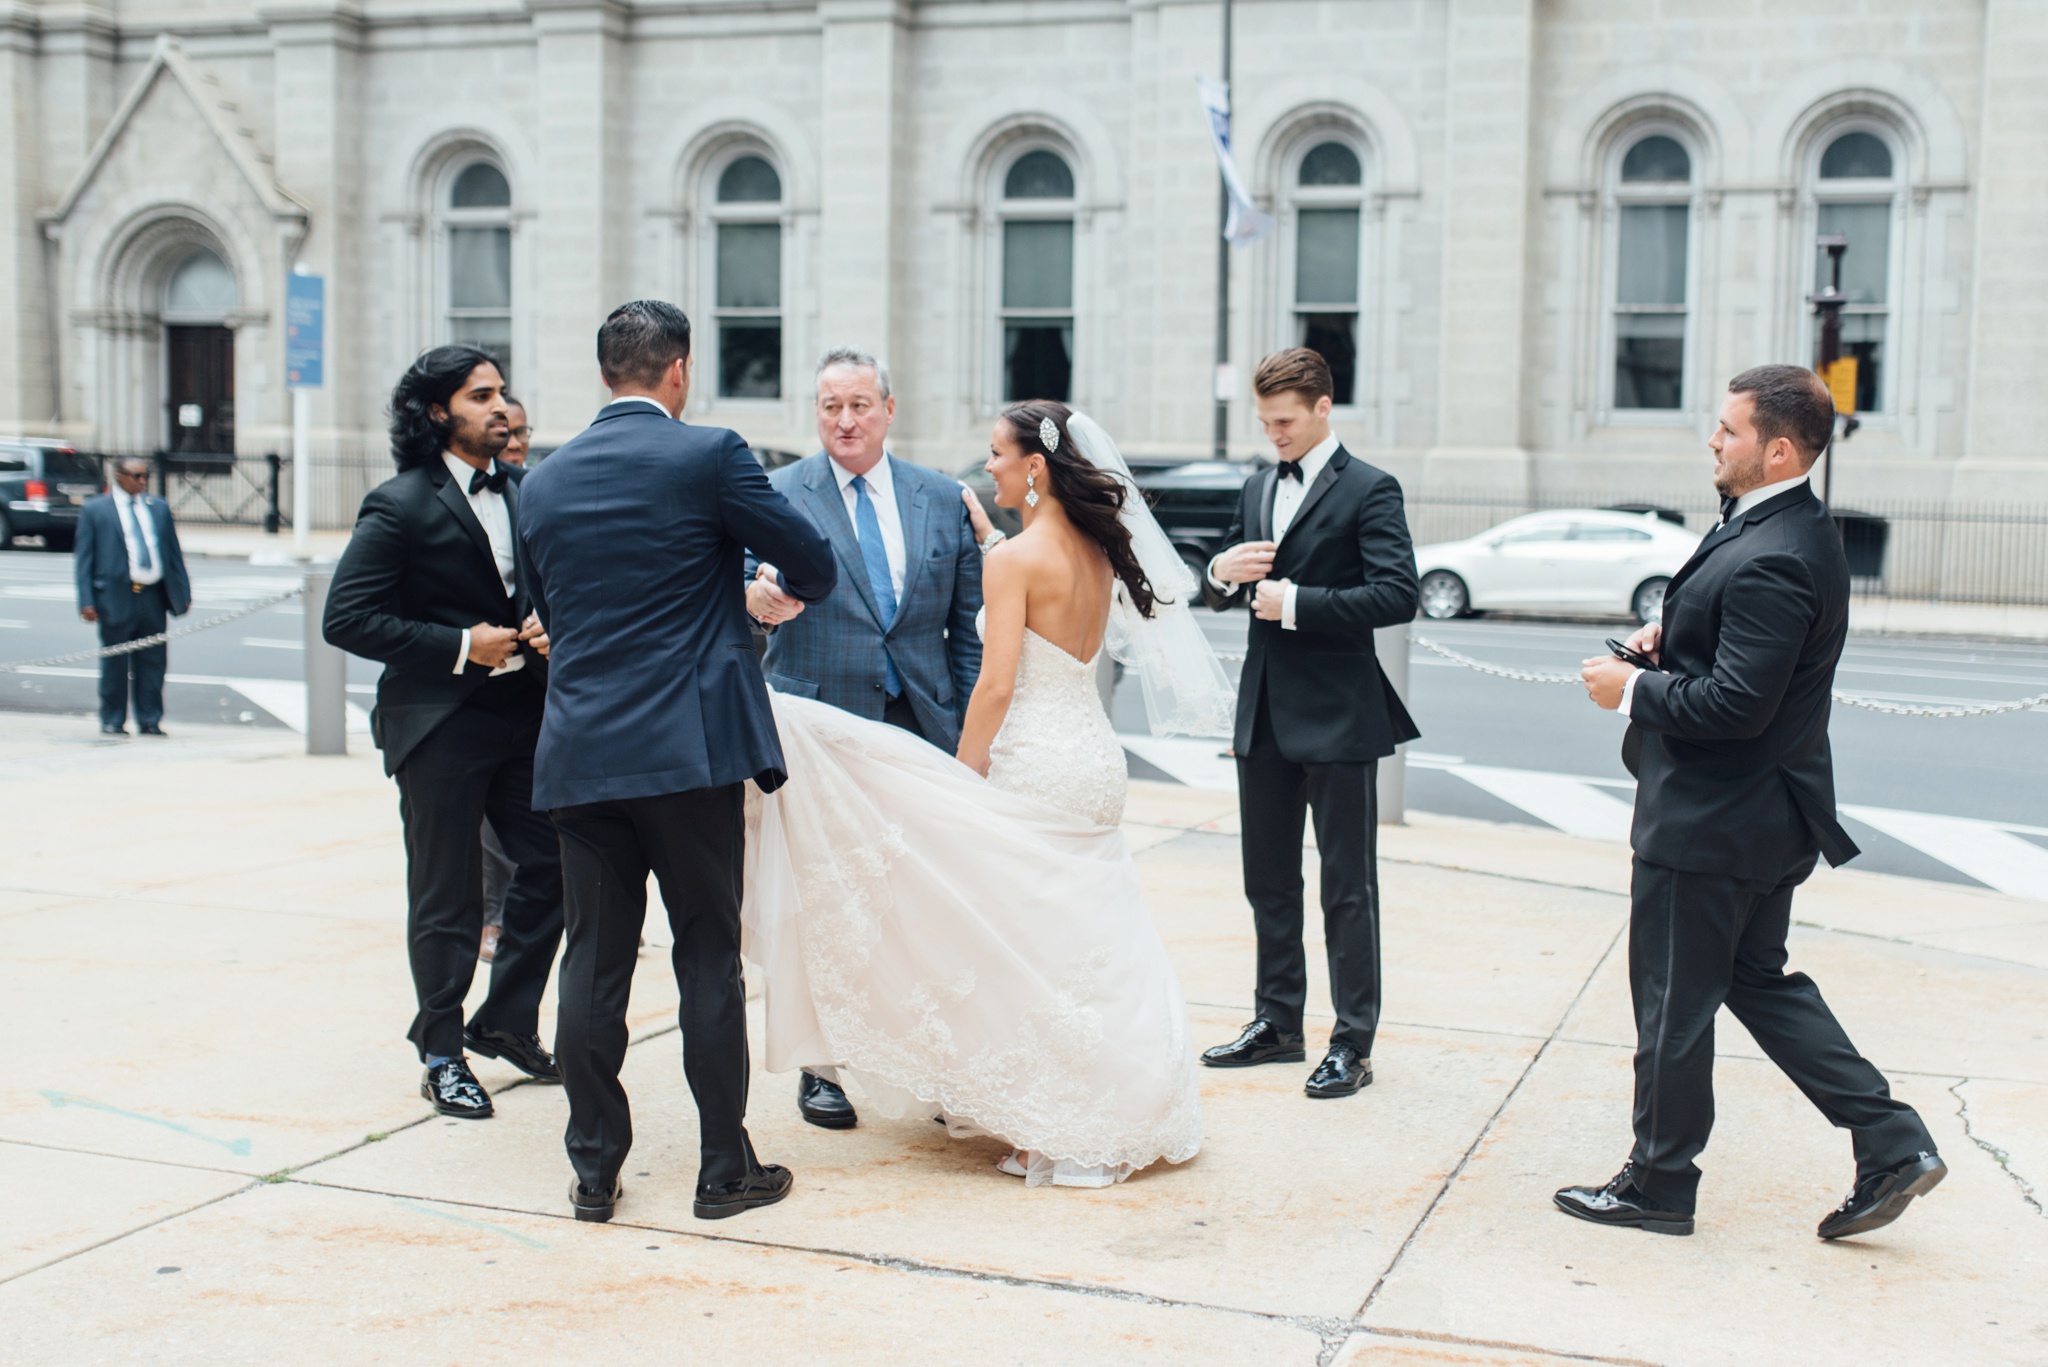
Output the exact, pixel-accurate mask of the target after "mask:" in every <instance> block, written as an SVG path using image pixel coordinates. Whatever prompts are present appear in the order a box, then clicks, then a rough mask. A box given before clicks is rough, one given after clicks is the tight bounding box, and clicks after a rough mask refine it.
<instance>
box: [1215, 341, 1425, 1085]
mask: <svg viewBox="0 0 2048 1367" xmlns="http://www.w3.org/2000/svg"><path fill="white" fill-rule="evenodd" d="M1252 388H1253V389H1254V391H1255V392H1256V393H1257V395H1258V410H1259V422H1260V424H1261V425H1262V426H1263V427H1264V428H1265V431H1266V438H1267V440H1269V441H1271V442H1272V443H1273V449H1274V451H1275V452H1276V453H1277V454H1278V455H1279V457H1280V463H1279V464H1278V465H1277V466H1275V467H1273V468H1271V469H1267V470H1262V471H1260V472H1259V473H1258V474H1256V475H1253V476H1252V477H1251V478H1250V479H1249V480H1247V481H1245V486H1244V493H1243V494H1242V495H1241V496H1240V497H1239V500H1238V509H1237V516H1236V518H1235V520H1234V521H1233V522H1232V524H1231V528H1230V531H1229V534H1228V535H1226V536H1225V537H1224V541H1225V543H1226V545H1227V546H1228V547H1229V549H1227V550H1225V551H1224V552H1223V553H1222V554H1220V555H1218V556H1217V557H1216V558H1215V559H1214V560H1212V561H1211V562H1210V563H1209V572H1208V574H1207V576H1206V579H1207V581H1208V582H1207V583H1206V584H1205V585H1204V591H1205V593H1206V595H1207V597H1208V600H1209V605H1210V606H1211V607H1213V608H1216V609H1218V610H1221V609H1224V608H1229V607H1232V606H1235V605H1236V604H1237V603H1239V602H1242V601H1244V600H1246V599H1247V598H1249V600H1250V602H1251V609H1252V623H1251V631H1250V635H1249V637H1248V638H1247V641H1246V644H1245V661H1244V672H1243V674H1242V675H1241V676H1240V677H1239V681H1238V693H1237V736H1236V740H1235V749H1236V754H1237V804H1238V814H1239V822H1240V826H1241V827H1242V830H1243V835H1242V842H1243V852H1244V892H1245V897H1246V899H1247V900H1248V901H1250V902H1251V905H1252V923H1253V925H1254V927H1255V928H1256V929H1257V932H1258V940H1259V967H1258V995H1257V1007H1256V1010H1257V1019H1255V1020H1254V1021H1252V1023H1251V1024H1250V1025H1248V1026H1246V1027H1245V1028H1244V1031H1243V1033H1241V1034H1240V1035H1239V1036H1238V1037H1237V1038H1236V1039H1235V1040H1233V1041H1231V1042H1230V1043H1229V1044H1223V1045H1218V1046H1217V1047H1216V1048H1214V1049H1211V1050H1209V1051H1208V1052H1206V1053H1204V1054H1203V1055H1202V1062H1204V1063H1206V1064H1208V1065H1209V1066H1210V1067H1212V1068H1235V1067H1244V1066H1246V1065H1249V1064H1254V1063H1298V1062H1302V1061H1303V1060H1304V1059H1305V1058H1306V1053H1305V1048H1304V1045H1305V1039H1304V1036H1303V1033H1302V1012H1303V1010H1304V1008H1305V1006H1306V1002H1307V997H1308V961H1307V957H1306V955H1305V954H1304V952H1303V948H1302V938H1301V937H1302V877H1301V837H1302V823H1303V821H1304V819H1305V818H1306V816H1307V814H1308V812H1309V811H1310V810H1311V809H1312V810H1313V811H1314V813H1315V823H1316V848H1317V851H1318V852H1319V854H1320V855H1321V859H1322V901H1323V938H1324V941H1325V943H1326V945H1327V947H1328V950H1329V960H1330V996H1331V999H1332V1002H1333V1004H1334V1005H1335V1007H1336V1012H1337V1024H1336V1026H1335V1028H1334V1029H1332V1030H1331V1032H1330V1047H1329V1052H1328V1054H1327V1055H1325V1056H1324V1058H1323V1061H1322V1063H1321V1064H1319V1065H1318V1066H1317V1067H1316V1069H1315V1071H1314V1072H1312V1073H1310V1074H1309V1078H1308V1082H1307V1085H1306V1090H1307V1092H1308V1094H1309V1095H1310V1096H1311V1097H1319V1098H1327V1097H1340V1096H1350V1095H1352V1094H1354V1093H1356V1092H1357V1091H1358V1090H1359V1089H1361V1088H1363V1087H1366V1086H1369V1085H1371V1083H1372V1046H1373V1037H1374V1035H1375V1033H1376V1032H1377V1031H1378V1029H1379V1019H1380V916H1379V912H1380V907H1379V903H1380V885H1379V867H1378V861H1379V853H1378V831H1379V810H1378V801H1377V797H1376V794H1375V791H1374V784H1375V782H1376V780H1377V777H1378V770H1379V761H1380V760H1382V759H1384V758H1385V757H1386V756H1388V755H1391V754H1393V753H1394V747H1395V746H1396V745H1398V744H1399V743H1401V742H1402V741H1408V740H1413V739H1415V738H1416V736H1418V735H1419V734H1421V733H1420V732H1418V731H1417V730H1416V729H1415V723H1414V722H1413V721H1411V720H1410V719H1409V717H1408V710H1407V709H1406V708H1405V707H1403V706H1402V705H1401V699H1400V698H1399V697H1398V696H1396V694H1395V693H1394V688H1393V685H1392V684H1391V683H1389V682H1388V681H1387V676H1386V675H1385V674H1384V673H1382V672H1381V671H1380V667H1379V658H1378V656H1377V655H1375V654H1374V652H1373V630H1374V628H1376V627H1387V626H1394V625H1396V624H1397V623H1401V622H1406V621H1409V620H1411V619H1412V618H1413V617H1414V616H1415V598H1416V581H1415V551H1414V547H1413V545H1412V544H1411V543H1410V541H1409V539H1408V521H1407V517H1406V515H1405V514H1404V513H1403V512H1402V509H1401V485H1400V483H1399V481H1397V480H1396V479H1395V478H1394V477H1393V476H1392V475H1390V474H1388V473H1386V472H1385V471H1384V470H1376V469H1374V468H1373V467H1372V466H1370V465H1367V464H1366V463H1365V462H1364V461H1361V460H1358V459H1355V458H1354V457H1353V456H1352V455H1351V453H1350V452H1348V451H1346V450H1345V449H1344V447H1343V445H1342V443H1340V442H1339V441H1338V440H1337V438H1336V436H1335V434H1333V433H1332V432H1331V431H1330V406H1331V403H1332V401H1333V394H1334V387H1333V386H1332V384H1331V381H1330V367H1329V364H1328V363H1327V362H1325V361H1324V360H1323V358H1322V357H1321V356H1320V355H1319V354H1317V353H1316V352H1313V351H1310V350H1309V349H1308V348H1306V347H1295V348H1293V349H1291V350H1288V351H1281V352H1276V353H1275V354H1273V355H1271V356H1268V357H1267V358H1266V359H1265V360H1264V361H1262V362H1260V363H1259V368H1258V372H1257V373H1256V374H1255V375H1254V376H1253V377H1252ZM1248 537H1249V538H1250V539H1246V538H1248Z"/></svg>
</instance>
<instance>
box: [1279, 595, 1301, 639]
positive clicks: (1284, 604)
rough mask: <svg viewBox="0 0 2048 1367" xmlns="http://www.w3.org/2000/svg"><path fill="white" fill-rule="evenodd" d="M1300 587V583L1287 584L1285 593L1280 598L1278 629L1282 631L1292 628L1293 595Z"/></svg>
mask: <svg viewBox="0 0 2048 1367" xmlns="http://www.w3.org/2000/svg"><path fill="white" fill-rule="evenodd" d="M1300 588H1301V585H1299V584H1289V585H1288V586H1287V592H1286V594H1285V595H1284V596H1283V597H1282V598H1281V599H1280V629H1281V630H1282V631H1292V630H1294V595H1295V593H1296V592H1297V591H1298V590H1299V589H1300Z"/></svg>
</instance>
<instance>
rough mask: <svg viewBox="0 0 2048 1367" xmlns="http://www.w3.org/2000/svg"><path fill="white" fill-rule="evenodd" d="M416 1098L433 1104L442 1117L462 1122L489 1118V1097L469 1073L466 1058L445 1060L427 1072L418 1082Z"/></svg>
mask: <svg viewBox="0 0 2048 1367" xmlns="http://www.w3.org/2000/svg"><path fill="white" fill-rule="evenodd" d="M420 1095H421V1096H423V1097H425V1098H426V1099H427V1100H429V1101H431V1102H433V1103H434V1109H435V1110H437V1111H439V1112H440V1113H441V1114H442V1115H452V1116H457V1117H459V1118H461V1119H463V1120H489V1119H490V1118H491V1094H490V1093H489V1092H486V1091H485V1090H484V1085H483V1084H482V1083H481V1082H478V1081H477V1080H476V1074H475V1073H472V1072H470V1071H469V1060H467V1059H460V1058H451V1059H446V1060H444V1061H442V1062H440V1063H437V1064H435V1065H434V1066H433V1067H431V1068H429V1069H427V1072H426V1076H425V1077H422V1078H421V1079H420Z"/></svg>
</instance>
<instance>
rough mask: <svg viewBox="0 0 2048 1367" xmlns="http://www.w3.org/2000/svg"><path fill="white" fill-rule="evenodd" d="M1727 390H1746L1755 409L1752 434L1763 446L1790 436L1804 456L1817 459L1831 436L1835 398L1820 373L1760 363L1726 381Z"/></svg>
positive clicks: (1809, 462) (1810, 460)
mask: <svg viewBox="0 0 2048 1367" xmlns="http://www.w3.org/2000/svg"><path fill="white" fill-rule="evenodd" d="M1728 392H1729V393H1730V394H1747V395H1749V401H1750V403H1751V404H1753V405H1754V406H1755V409H1756V418H1755V421H1756V434H1757V436H1758V437H1759V438H1761V439H1762V443H1763V445H1765V446H1769V445H1770V444H1771V443H1772V442H1774V441H1776V440H1777V439H1778V438H1779V437H1789V438H1791V441H1792V444H1793V445H1794V446H1796V447H1798V448H1799V454H1801V455H1802V456H1805V457H1806V466H1807V468H1808V469H1812V468H1813V463H1814V462H1815V461H1817V460H1819V459H1820V453H1821V452H1823V451H1825V450H1827V449H1828V443H1829V442H1831V441H1833V440H1834V437H1835V398H1834V395H1832V394H1830V393H1828V387H1827V384H1826V382H1825V381H1823V380H1822V379H1821V377H1820V376H1818V375H1816V374H1814V373H1813V372H1812V371H1811V370H1808V369H1807V368H1806V367H1805V366H1797V365H1760V366H1755V367H1753V368H1751V369H1749V370H1745V371H1743V372H1742V373H1741V374H1740V375H1737V376H1736V377H1735V378H1734V379H1732V380H1730V381H1729V382H1728Z"/></svg>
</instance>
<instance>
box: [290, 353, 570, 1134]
mask: <svg viewBox="0 0 2048 1367" xmlns="http://www.w3.org/2000/svg"><path fill="white" fill-rule="evenodd" d="M509 429H510V424H509V421H508V419H507V415H506V411H505V383H504V380H503V378H502V377H501V376H500V375H499V373H498V366H497V363H496V362H495V361H493V360H492V359H491V357H490V356H489V355H488V354H487V353H485V352H482V351H479V350H477V349H476V348H474V347H463V346H445V347H435V348H434V349H432V350H431V351H428V352H426V353H424V354H423V355H421V357H420V358H419V359H418V360H417V361H415V362H413V364H412V368H411V369H410V370H408V371H406V373H405V377H404V378H403V379H401V380H400V381H399V382H398V387H397V388H396V389H395V390H393V391H392V395H391V453H392V457H393V459H395V460H396V461H397V463H398V474H397V475H396V476H395V477H393V478H391V479H389V480H386V481H385V482H384V483H382V484H380V485H378V486H377V487H376V488H375V489H372V490H371V491H370V492H369V494H368V495H367V496H365V497H364V499H363V506H362V510H361V511H360V512H359V513H358V514H357V515H356V527H355V534H354V536H352V537H351V538H350V539H349V544H348V549H347V550H346V551H344V552H342V556H341V563H340V564H339V565H337V566H336V567H335V571H334V583H333V586H332V587H331V588H330V589H329V590H328V594H327V615H326V617H325V619H324V620H323V622H322V624H321V625H322V630H323V631H324V633H325V634H326V637H327V640H328V641H329V642H330V643H331V644H333V645H337V646H340V647H341V648H342V649H343V650H346V651H348V652H350V653H351V654H354V655H361V656H363V657H365V658H366V659H371V660H378V661H381V662H382V663H383V665H384V675H383V677H382V678H381V679H379V680H378V681H377V706H376V710H375V711H373V712H372V713H371V714H370V722H371V728H372V731H373V733H374V734H375V736H376V740H377V744H378V745H379V746H380V747H381V748H382V749H383V751H384V772H386V773H387V774H390V775H392V776H393V777H394V778H396V779H397V780H398V793H399V812H400V814H401V816H402V817H403V818H404V821H405V854H406V938H407V942H408V946H409V949H410V952H411V957H412V977H413V989H414V991H415V992H416V993H417V995H418V997H419V1012H418V1014H417V1015H416V1016H414V1017H413V1023H412V1030H411V1031H410V1038H411V1040H412V1042H413V1044H414V1045H415V1046H417V1047H418V1049H419V1051H420V1058H421V1059H422V1060H423V1061H424V1062H425V1064H426V1075H425V1077H424V1078H422V1079H421V1082H420V1094H421V1095H422V1096H424V1097H426V1099H427V1100H428V1101H430V1102H432V1103H433V1106H434V1109H435V1110H437V1111H439V1112H441V1114H443V1115H453V1116H462V1117H466V1118H470V1119H479V1120H480V1119H484V1118H486V1117H488V1116H489V1115H490V1114H491V1110H492V1108H491V1098H490V1096H489V1094H487V1093H486V1092H485V1091H484V1089H483V1087H482V1085H481V1084H479V1083H478V1082H477V1080H476V1077H475V1075H474V1074H473V1073H471V1072H470V1069H469V1063H468V1061H467V1060H466V1059H465V1057H464V1055H463V1047H464V1045H465V1044H466V1045H467V1046H468V1047H469V1049H471V1050H473V1051H474V1052H476V1053H479V1054H482V1055H484V1056H486V1057H488V1058H502V1059H504V1060H505V1061H506V1062H508V1063H510V1064H512V1065H513V1066H514V1067H516V1068H518V1069H519V1070H520V1071H522V1072H524V1073H526V1074H527V1075H528V1076H530V1077H533V1078H535V1079H537V1080H539V1081H542V1082H558V1081H560V1080H561V1078H560V1074H559V1073H558V1072H557V1071H556V1068H555V1060H554V1058H553V1056H552V1055H550V1054H549V1053H548V1052H547V1050H546V1049H544V1048H542V1047H541V1042H540V1033H539V1019H540V999H541V994H542V992H543V991H545V990H546V988H547V981H548V971H549V969H551V968H552V967H553V965H554V961H555V949H556V946H557V945H559V944H560V943H561V938H562V874H561V854H560V848H559V845H558V842H557V840H556V837H555V830H554V827H553V826H552V825H551V824H549V822H548V819H547V817H545V816H544V815H541V814H540V813H538V812H536V811H534V809H533V803H532V790H533V750H534V744H535V742H536V741H537V739H538V738H539V735H540V716H541V706H542V703H543V701H544V700H545V698H546V696H547V684H546V669H547V662H546V651H547V638H546V637H545V636H544V635H542V634H541V631H540V626H539V622H538V620H537V619H535V618H533V617H532V615H531V613H530V611H529V597H528V590H527V583H526V566H525V563H524V559H523V557H522V555H521V554H520V550H519V542H518V529H519V516H520V510H519V484H518V481H517V480H515V479H514V478H513V477H512V476H513V473H514V472H513V470H512V468H511V467H509V466H505V465H500V464H498V462H497V459H496V457H497V454H498V452H499V451H501V450H503V449H504V446H505V442H506V439H507V435H508V433H509ZM485 817H489V818H490V823H491V826H492V828H493V829H495V830H496V831H497V833H498V839H499V840H500V842H502V843H503V845H504V847H505V851H506V853H507V854H509V855H510V856H511V858H512V861H513V863H514V864H515V865H516V866H517V872H516V873H515V874H514V875H513V878H512V884H511V888H510V890H509V891H508V892H507V893H506V896H505V910H504V917H505V924H504V930H503V932H502V935H501V938H500V940H499V943H498V950H497V953H496V955H495V956H494V957H493V960H492V962H491V990H490V995H489V996H487V997H485V999H484V1002H483V1004H482V1005H481V1006H479V1007H478V1008H477V1010H476V1014H475V1015H474V1016H472V1017H471V1018H470V1020H469V1023H468V1025H467V1026H465V1025H464V1024H463V1021H462V1002H463V998H464V997H465V996H467V995H468V993H469V986H470V981H471V979H472V978H473V977H474V976H475V974H476V960H477V942H478V938H479V937H480V936H481V935H482V933H483V917H484V910H483V852H482V845H481V843H480V842H479V840H478V838H477V829H478V826H479V824H480V823H481V822H482V821H483V819H484V818H485Z"/></svg>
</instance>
